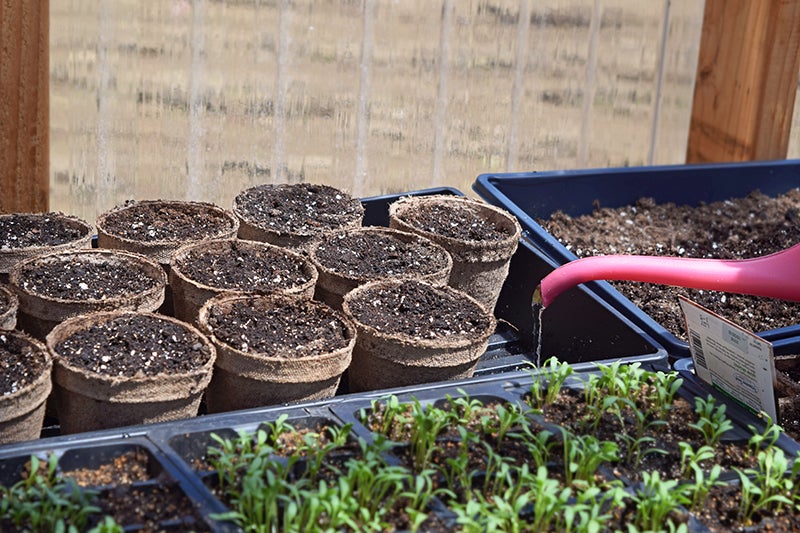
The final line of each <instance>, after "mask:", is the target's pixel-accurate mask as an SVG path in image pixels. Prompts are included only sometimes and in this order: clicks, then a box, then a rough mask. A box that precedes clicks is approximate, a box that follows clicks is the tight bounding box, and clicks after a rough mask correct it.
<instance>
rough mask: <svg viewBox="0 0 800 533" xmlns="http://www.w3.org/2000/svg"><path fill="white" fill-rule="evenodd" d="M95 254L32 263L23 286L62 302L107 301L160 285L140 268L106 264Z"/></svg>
mask: <svg viewBox="0 0 800 533" xmlns="http://www.w3.org/2000/svg"><path fill="white" fill-rule="evenodd" d="M97 259H98V258H97V257H92V256H91V254H89V255H85V254H79V255H69V254H65V255H63V256H59V257H58V258H53V257H50V258H48V259H47V260H46V261H32V262H31V263H29V264H28V265H26V266H25V268H23V269H22V270H21V272H20V278H19V282H20V286H21V287H22V288H23V289H25V290H27V291H30V292H31V293H34V294H38V295H41V296H47V297H50V298H58V299H62V300H77V301H85V300H105V299H108V298H115V297H120V296H127V295H131V294H139V293H143V292H146V291H149V290H151V289H153V288H154V287H156V286H157V285H158V283H159V280H158V279H155V278H153V277H150V276H146V275H144V274H143V273H142V270H141V268H140V267H139V265H137V264H135V263H133V262H131V261H126V260H124V259H127V258H123V260H119V261H113V262H110V261H109V262H103V261H99V262H98V260H97Z"/></svg>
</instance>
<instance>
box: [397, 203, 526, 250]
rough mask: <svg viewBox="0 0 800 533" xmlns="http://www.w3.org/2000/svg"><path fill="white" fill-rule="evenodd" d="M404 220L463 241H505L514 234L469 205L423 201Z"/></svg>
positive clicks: (416, 226) (420, 227)
mask: <svg viewBox="0 0 800 533" xmlns="http://www.w3.org/2000/svg"><path fill="white" fill-rule="evenodd" d="M462 204H463V205H462ZM401 218H402V220H403V221H404V222H406V223H407V224H409V225H411V226H413V227H415V228H417V229H420V230H423V231H428V232H430V233H434V234H436V235H441V236H444V237H449V238H451V239H457V240H460V241H502V240H503V239H507V238H508V237H509V236H510V235H511V234H510V233H509V232H508V231H507V230H505V229H504V228H503V227H502V226H500V225H499V224H495V223H494V222H492V221H491V220H487V219H486V218H484V217H483V216H481V214H480V213H479V212H478V211H477V210H476V209H475V208H474V207H472V206H471V205H470V204H469V203H467V202H447V203H445V204H439V203H436V202H423V203H420V204H419V207H418V208H417V209H413V210H411V209H409V210H407V211H406V212H405V213H403V216H402V217H401Z"/></svg>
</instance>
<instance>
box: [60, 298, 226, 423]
mask: <svg viewBox="0 0 800 533" xmlns="http://www.w3.org/2000/svg"><path fill="white" fill-rule="evenodd" d="M47 348H48V349H49V350H50V353H51V355H52V356H53V360H54V371H53V381H54V385H55V399H56V405H57V410H58V419H59V423H60V426H61V432H62V433H77V432H84V431H94V430H99V429H106V428H112V427H120V426H128V425H138V424H147V423H151V422H163V421H168V420H180V419H184V418H190V417H193V416H196V415H197V411H198V408H199V407H200V400H201V398H202V395H203V392H204V391H205V389H206V387H207V386H208V382H209V381H210V379H211V373H212V370H213V366H214V360H215V355H216V352H215V350H214V346H213V345H212V344H211V342H210V341H209V339H208V338H207V337H206V336H205V335H203V334H202V333H200V331H198V330H197V329H196V328H194V327H193V326H191V325H189V324H186V323H184V322H181V321H179V320H177V319H174V318H172V317H167V316H163V315H159V314H155V313H134V312H128V311H113V312H105V313H92V314H89V315H84V316H78V317H74V318H71V319H69V320H67V321H66V322H63V323H62V324H59V325H58V326H56V327H55V328H54V329H53V331H52V332H50V334H49V335H48V336H47Z"/></svg>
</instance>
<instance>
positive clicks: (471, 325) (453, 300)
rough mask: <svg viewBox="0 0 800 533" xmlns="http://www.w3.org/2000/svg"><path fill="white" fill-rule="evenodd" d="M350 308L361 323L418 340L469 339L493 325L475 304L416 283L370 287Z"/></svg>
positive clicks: (351, 301) (350, 304) (350, 302)
mask: <svg viewBox="0 0 800 533" xmlns="http://www.w3.org/2000/svg"><path fill="white" fill-rule="evenodd" d="M348 306H349V309H350V312H351V313H352V315H353V317H355V319H356V320H358V321H359V322H361V323H362V324H365V325H367V326H371V327H373V328H375V329H377V330H378V331H381V332H383V333H389V334H403V335H408V336H410V337H416V338H419V339H435V338H443V337H455V336H463V337H470V336H474V335H476V334H482V333H483V332H485V331H486V330H487V328H488V327H489V325H490V318H489V316H488V315H487V314H486V313H485V312H483V311H482V310H481V309H480V307H478V306H477V305H475V303H473V302H471V301H469V300H467V299H464V298H458V297H456V296H455V295H453V294H450V293H447V292H445V291H443V290H440V289H437V288H435V287H432V286H430V285H426V284H424V283H419V282H416V281H408V282H406V283H402V284H396V285H387V286H384V285H380V286H377V287H371V288H369V289H368V290H366V291H365V292H363V293H361V295H360V296H359V298H357V299H351V300H350V301H349V303H348Z"/></svg>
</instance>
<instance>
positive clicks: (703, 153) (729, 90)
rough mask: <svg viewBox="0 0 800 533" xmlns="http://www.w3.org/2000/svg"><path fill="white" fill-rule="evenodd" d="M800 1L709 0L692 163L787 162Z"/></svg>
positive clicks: (799, 51) (798, 60) (799, 62)
mask: <svg viewBox="0 0 800 533" xmlns="http://www.w3.org/2000/svg"><path fill="white" fill-rule="evenodd" d="M798 71H800V0H706V4H705V14H704V19H703V32H702V37H701V40H700V56H699V61H698V65H697V79H696V81H695V89H694V103H693V106H692V117H691V123H690V125H689V142H688V148H687V153H686V161H687V163H699V162H718V161H719V162H723V161H750V160H765V159H784V158H786V154H787V151H788V145H789V130H790V128H791V124H792V112H793V110H794V99H795V94H796V92H797V82H798Z"/></svg>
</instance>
